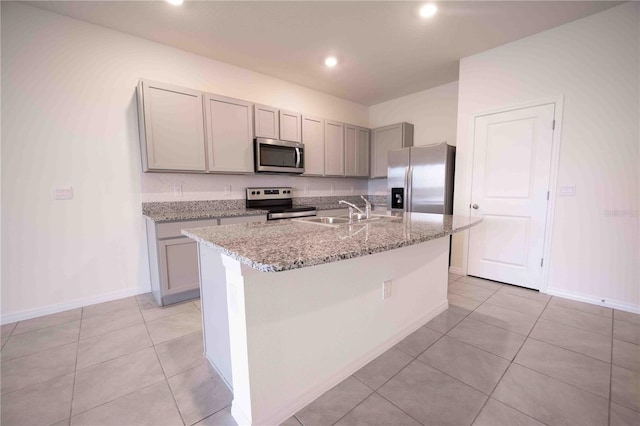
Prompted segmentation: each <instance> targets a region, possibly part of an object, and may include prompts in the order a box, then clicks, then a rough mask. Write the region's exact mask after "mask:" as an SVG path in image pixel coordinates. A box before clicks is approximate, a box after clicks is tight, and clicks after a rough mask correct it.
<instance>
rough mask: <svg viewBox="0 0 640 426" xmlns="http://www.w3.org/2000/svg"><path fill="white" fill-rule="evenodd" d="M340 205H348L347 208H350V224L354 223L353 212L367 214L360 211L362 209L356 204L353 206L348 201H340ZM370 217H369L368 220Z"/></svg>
mask: <svg viewBox="0 0 640 426" xmlns="http://www.w3.org/2000/svg"><path fill="white" fill-rule="evenodd" d="M338 204H346V205H347V206H349V223H353V210H354V209H355V210H358V211H359V212H360V213H362V214H364V215H366V214H367V213H365V212H363V211H362V209H360V207H358V206H356V205H355V204H352V203H350V202H348V201H345V200H340V201H338ZM368 217H369V216H368V215H367V218H368Z"/></svg>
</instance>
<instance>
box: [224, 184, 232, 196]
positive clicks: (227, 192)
mask: <svg viewBox="0 0 640 426" xmlns="http://www.w3.org/2000/svg"><path fill="white" fill-rule="evenodd" d="M224 195H231V185H225V186H224Z"/></svg>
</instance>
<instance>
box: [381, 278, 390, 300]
mask: <svg viewBox="0 0 640 426" xmlns="http://www.w3.org/2000/svg"><path fill="white" fill-rule="evenodd" d="M390 297H391V280H388V281H385V282H383V283H382V300H384V299H388V298H390Z"/></svg>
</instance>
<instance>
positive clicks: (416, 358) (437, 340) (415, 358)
mask: <svg viewBox="0 0 640 426" xmlns="http://www.w3.org/2000/svg"><path fill="white" fill-rule="evenodd" d="M447 287H448V284H447ZM467 310H468V309H467ZM443 312H446V311H443ZM471 312H473V311H469V313H468V314H465V315H464V317H463V318H462V319H461V320H460V321H458V322H457V323H456V324H455V325H458V324H459V323H460V322H462V321H463V320H464V319H465V318H467V317H468V316H469V315H470V314H471ZM438 315H440V314H438ZM461 315H462V314H461ZM427 323H429V321H427V322H426V323H425V324H423V325H422V326H420V327H426V325H427ZM455 325H454V326H453V327H451V329H453V328H454V327H455ZM427 328H429V327H427ZM419 329H420V328H418V330H419ZM429 330H433V331H436V332H438V333H441V335H440V337H438V338H437V339H436V340H434V341H433V342H432V343H431V344H430V345H429V346H427V347H426V348H425V349H424V350H423V351H422V352H420V353H419V354H418V355H416V356H413V355H411V354H408V353H406V352H404V351H403V350H402V349H399V348H396V345H397V344H398V343H400V342H398V343H396V345H394V346H392V347H391V348H389V349H388V350H391V349H393V348H396V349H397V350H398V351H400V352H402V353H403V354H405V355H408V356H410V357H412V358H413V359H412V360H411V361H410V362H409V363H407V365H405V366H404V367H402V368H401V369H400V370H398V371H397V372H396V373H395V374H393V375H392V376H391V377H389V378H388V379H387V380H386V381H385V382H384V383H383V384H381V385H380V386H378V388H377V389H373V388H371V387H370V386H369V385H367V384H366V383H364V382H363V381H361V380H360V379H358V377H356V376H355V373H354V374H352V375H351V376H352V377H354V378H355V379H356V380H358V381H359V382H360V383H362V384H363V385H365V386H366V387H368V388H369V389H371V390H372V391H373V393H374V394H376V395H378V396H379V397H381V398H382V399H384V400H385V401H387V402H388V403H390V404H391V405H393V406H394V407H396V408H397V409H399V410H400V411H402V412H403V413H404V414H406V415H407V416H409V417H411V418H412V419H413V420H415V421H416V422H418V423H419V424H421V425H424V424H423V423H422V422H420V421H418V419H416V418H414V417H413V416H412V415H411V414H409V413H407V412H406V411H404V410H403V409H402V408H401V407H399V406H398V405H396V404H395V403H394V402H393V401H390V400H389V399H387V398H385V397H384V395H382V394H380V393H379V392H378V390H380V389H382V387H383V386H384V385H386V384H387V383H388V382H390V381H391V380H392V379H393V378H394V377H396V376H397V375H398V374H400V373H401V372H402V371H403V370H404V369H405V368H407V367H408V366H409V365H411V364H412V363H413V362H414V361H418V362H419V363H421V364H424V365H427V366H428V367H430V368H434V367H431V366H430V365H428V364H426V363H424V362H422V361H420V360H419V359H418V357H420V356H421V355H422V354H423V353H425V352H426V351H427V350H429V348H431V347H432V346H433V345H435V344H436V343H438V342H439V341H440V339H442V338H443V337H444V336H445V335H446V333H442V332H441V331H439V330H435V329H433V328H429ZM416 331H417V330H416ZM407 337H408V336H407ZM405 339H406V337H405ZM403 340H404V339H403ZM372 361H373V360H372ZM436 370H437V369H436ZM438 371H440V370H438ZM441 373H443V374H445V375H447V376H448V377H451V378H452V379H454V380H457V381H459V380H458V379H456V378H455V377H452V376H449V375H448V374H447V373H444V372H441ZM461 383H462V382H461ZM464 384H465V385H466V386H468V385H467V384H466V383H464ZM472 389H475V388H473V387H472ZM371 395H372V394H370V395H369V396H367V398H369V397H370V396H371ZM367 398H365V399H364V400H362V401H361V402H360V403H359V404H357V405H356V407H357V406H359V405H360V404H362V402H364V401H365V400H366V399H367ZM356 407H353V408H352V409H351V410H349V412H347V413H346V414H345V415H344V416H342V417H340V419H338V420H337V421H336V423H337V422H339V421H340V420H341V419H342V418H344V417H345V416H347V415H348V414H349V413H350V412H351V411H353V410H355V408H356ZM334 424H335V423H334Z"/></svg>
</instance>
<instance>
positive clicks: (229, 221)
mask: <svg viewBox="0 0 640 426" xmlns="http://www.w3.org/2000/svg"><path fill="white" fill-rule="evenodd" d="M266 221H267V216H266V215H265V216H238V217H223V218H220V225H233V224H235V223H252V222H266Z"/></svg>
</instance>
